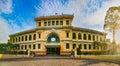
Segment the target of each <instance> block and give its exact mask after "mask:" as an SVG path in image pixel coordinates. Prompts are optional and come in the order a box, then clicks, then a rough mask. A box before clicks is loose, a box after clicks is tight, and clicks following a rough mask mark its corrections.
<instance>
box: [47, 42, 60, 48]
mask: <svg viewBox="0 0 120 66" xmlns="http://www.w3.org/2000/svg"><path fill="white" fill-rule="evenodd" d="M45 46H46V47H60V43H48V44H46V45H45Z"/></svg>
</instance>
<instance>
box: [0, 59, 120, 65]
mask: <svg viewBox="0 0 120 66" xmlns="http://www.w3.org/2000/svg"><path fill="white" fill-rule="evenodd" d="M0 66H120V64H119V62H118V63H115V62H107V61H101V60H93V59H72V58H71V59H69V58H58V59H55V58H53V59H52V58H48V59H45V58H43V59H41V58H31V59H19V60H16V59H14V60H4V61H0Z"/></svg>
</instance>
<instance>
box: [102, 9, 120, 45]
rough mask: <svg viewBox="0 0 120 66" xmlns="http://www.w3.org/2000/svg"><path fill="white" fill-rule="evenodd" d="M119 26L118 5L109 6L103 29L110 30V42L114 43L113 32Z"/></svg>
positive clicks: (119, 10) (119, 11)
mask: <svg viewBox="0 0 120 66" xmlns="http://www.w3.org/2000/svg"><path fill="white" fill-rule="evenodd" d="M119 28H120V7H110V8H109V9H108V11H107V13H106V16H105V23H104V29H105V30H108V31H110V32H112V34H113V40H112V43H113V44H116V41H115V33H116V31H117V30H118V29H119Z"/></svg>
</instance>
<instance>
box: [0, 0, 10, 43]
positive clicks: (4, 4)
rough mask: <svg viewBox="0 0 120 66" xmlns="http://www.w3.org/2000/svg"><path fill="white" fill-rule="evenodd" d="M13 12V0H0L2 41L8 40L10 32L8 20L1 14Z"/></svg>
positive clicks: (0, 33)
mask: <svg viewBox="0 0 120 66" xmlns="http://www.w3.org/2000/svg"><path fill="white" fill-rule="evenodd" d="M11 12H12V0H0V42H7V39H8V35H9V32H10V25H9V24H8V21H7V20H6V19H5V18H3V17H2V16H1V14H3V13H4V14H9V13H11Z"/></svg>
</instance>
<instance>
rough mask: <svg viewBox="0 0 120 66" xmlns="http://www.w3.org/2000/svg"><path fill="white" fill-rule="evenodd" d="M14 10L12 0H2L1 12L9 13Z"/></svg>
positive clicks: (0, 0)
mask: <svg viewBox="0 0 120 66" xmlns="http://www.w3.org/2000/svg"><path fill="white" fill-rule="evenodd" d="M11 12H12V0H0V13H5V14H9V13H11Z"/></svg>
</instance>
